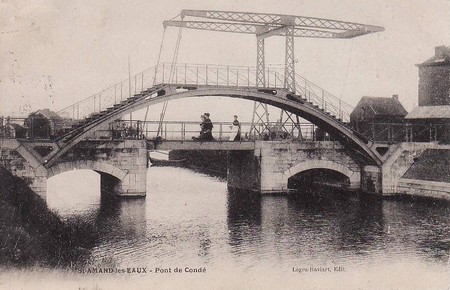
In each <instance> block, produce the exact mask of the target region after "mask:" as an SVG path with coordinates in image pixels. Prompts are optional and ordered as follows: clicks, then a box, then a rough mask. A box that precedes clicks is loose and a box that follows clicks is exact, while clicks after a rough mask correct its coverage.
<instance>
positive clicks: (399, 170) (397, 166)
mask: <svg viewBox="0 0 450 290" xmlns="http://www.w3.org/2000/svg"><path fill="white" fill-rule="evenodd" d="M394 146H396V147H397V148H396V149H395V150H394V151H393V153H392V154H391V155H390V156H389V158H388V159H387V160H386V161H385V162H384V163H383V166H382V180H383V188H382V191H383V195H392V194H397V193H399V189H398V182H399V180H400V178H402V176H403V175H404V174H405V172H406V171H407V170H408V169H409V168H410V167H411V166H412V165H413V163H414V159H415V158H417V157H419V156H420V155H421V154H422V153H423V152H424V151H425V150H426V149H428V148H430V149H432V148H450V146H448V145H438V144H435V143H411V142H410V143H400V144H397V145H394Z"/></svg>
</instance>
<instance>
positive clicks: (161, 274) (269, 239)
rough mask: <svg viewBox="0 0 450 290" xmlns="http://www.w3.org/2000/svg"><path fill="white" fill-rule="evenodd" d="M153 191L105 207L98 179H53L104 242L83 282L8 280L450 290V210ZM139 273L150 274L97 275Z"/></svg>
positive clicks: (187, 178)
mask: <svg viewBox="0 0 450 290" xmlns="http://www.w3.org/2000/svg"><path fill="white" fill-rule="evenodd" d="M63 184H64V186H63ZM147 188H148V191H147V197H146V198H145V199H128V200H111V199H105V198H101V197H100V190H99V177H98V175H97V174H96V173H93V172H90V171H82V170H80V171H73V172H68V173H64V174H61V175H59V176H55V177H53V178H52V179H50V180H49V184H48V205H49V207H50V208H51V209H52V210H54V211H56V212H58V214H59V215H60V216H61V217H62V219H65V220H69V219H73V218H74V217H75V218H77V219H80V220H82V221H85V222H89V223H93V224H95V225H97V229H98V231H99V235H98V237H97V238H96V240H94V241H92V243H91V244H90V245H89V246H88V247H87V248H88V249H87V251H88V254H87V256H86V260H85V261H84V262H85V263H84V264H83V265H81V266H77V267H78V268H75V270H70V271H67V270H65V269H59V268H58V269H40V268H34V269H28V270H25V271H23V270H21V271H15V270H11V271H10V272H9V275H11V276H12V277H14V278H15V279H16V280H17V281H18V282H17V283H23V284H20V285H27V284H33V286H35V287H33V288H36V286H37V285H43V288H42V289H46V288H45V287H47V286H49V285H50V286H52V285H53V286H54V284H55V283H56V284H57V285H58V286H61V287H62V286H64V287H68V288H71V287H75V288H73V289H123V287H124V286H126V287H127V289H150V288H151V289H154V288H158V289H203V288H205V289H448V288H449V287H450V262H449V255H450V203H448V202H437V201H412V200H384V201H379V200H374V199H365V198H358V197H356V196H354V195H350V194H345V193H344V194H342V193H338V192H332V191H328V190H318V192H310V191H308V192H302V191H301V190H299V192H298V193H297V194H293V195H289V196H276V195H274V196H260V195H257V194H256V195H255V194H253V195H252V194H246V193H243V192H229V191H228V190H227V186H226V181H225V180H224V179H221V178H218V177H212V176H209V175H206V174H202V173H198V172H193V171H190V170H188V169H184V168H174V167H150V168H149V169H148V185H147ZM133 268H134V271H135V272H137V271H138V270H140V271H141V273H92V272H95V271H98V269H112V270H108V271H114V272H117V271H119V272H120V271H122V270H123V271H133V270H129V269H133ZM142 268H145V270H142ZM176 268H178V269H181V271H179V272H176V270H175V269H176ZM142 271H145V272H146V273H142ZM190 271H199V272H196V273H192V272H190ZM3 274H4V273H3ZM36 281H38V282H39V283H36ZM18 285H19V284H18ZM28 286H30V285H28ZM77 287H78V288H77ZM0 288H1V284H0Z"/></svg>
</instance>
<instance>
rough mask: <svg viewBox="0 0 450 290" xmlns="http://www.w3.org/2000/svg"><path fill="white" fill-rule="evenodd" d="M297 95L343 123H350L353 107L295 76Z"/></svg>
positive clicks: (304, 79)
mask: <svg viewBox="0 0 450 290" xmlns="http://www.w3.org/2000/svg"><path fill="white" fill-rule="evenodd" d="M295 85H296V90H297V92H296V93H297V94H300V95H302V96H303V97H304V98H306V99H307V100H308V101H309V102H312V103H313V104H315V105H317V106H318V107H319V108H320V109H323V110H324V112H328V113H330V114H331V115H333V116H336V118H338V119H340V120H342V121H343V122H345V123H348V122H350V113H351V112H352V111H353V109H354V108H353V107H352V106H351V105H349V104H348V103H346V102H344V101H343V100H341V99H340V98H338V97H336V96H334V95H333V94H331V93H330V92H328V91H326V90H324V89H323V88H321V87H319V86H318V85H316V84H315V83H313V82H311V81H309V80H307V79H306V78H304V77H302V76H300V75H296V84H295Z"/></svg>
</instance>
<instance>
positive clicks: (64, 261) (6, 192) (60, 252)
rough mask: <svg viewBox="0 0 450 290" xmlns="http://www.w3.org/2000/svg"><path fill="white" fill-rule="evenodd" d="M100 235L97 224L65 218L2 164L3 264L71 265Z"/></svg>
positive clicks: (0, 244) (0, 241) (0, 236)
mask: <svg viewBox="0 0 450 290" xmlns="http://www.w3.org/2000/svg"><path fill="white" fill-rule="evenodd" d="M97 238H98V230H97V228H96V226H95V224H89V223H86V222H84V221H82V220H79V219H72V220H68V221H65V222H62V221H61V219H60V218H59V217H58V216H57V214H55V213H54V212H52V211H50V210H49V209H48V208H47V205H46V204H45V201H44V200H42V199H41V198H40V197H39V196H38V195H37V194H36V193H34V192H33V191H32V190H31V189H30V188H29V187H28V186H27V185H26V184H25V182H24V181H23V180H21V179H20V178H18V177H15V176H13V175H12V174H11V173H10V172H8V171H7V170H6V169H4V168H2V167H0V264H1V265H14V266H27V265H35V264H41V265H48V266H63V267H64V266H68V265H71V264H76V263H78V262H79V261H80V260H81V259H82V258H83V257H84V256H85V255H86V254H87V252H88V251H87V249H86V248H85V247H86V246H87V245H92V244H93V243H95V240H96V239H97Z"/></svg>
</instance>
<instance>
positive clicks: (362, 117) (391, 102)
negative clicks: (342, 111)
mask: <svg viewBox="0 0 450 290" xmlns="http://www.w3.org/2000/svg"><path fill="white" fill-rule="evenodd" d="M407 114H408V112H407V111H406V110H405V108H404V107H403V105H402V104H401V103H400V101H399V100H398V95H393V96H392V97H391V98H382V97H362V98H361V100H360V101H359V102H358V104H357V105H356V107H355V109H354V110H353V111H352V112H351V113H350V123H353V124H355V123H372V122H375V123H383V122H385V123H401V122H403V118H404V117H405V116H406V115H407Z"/></svg>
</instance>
